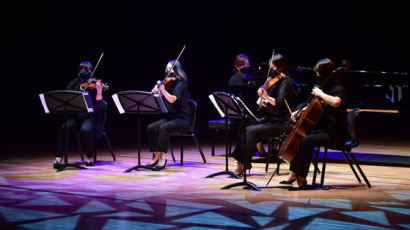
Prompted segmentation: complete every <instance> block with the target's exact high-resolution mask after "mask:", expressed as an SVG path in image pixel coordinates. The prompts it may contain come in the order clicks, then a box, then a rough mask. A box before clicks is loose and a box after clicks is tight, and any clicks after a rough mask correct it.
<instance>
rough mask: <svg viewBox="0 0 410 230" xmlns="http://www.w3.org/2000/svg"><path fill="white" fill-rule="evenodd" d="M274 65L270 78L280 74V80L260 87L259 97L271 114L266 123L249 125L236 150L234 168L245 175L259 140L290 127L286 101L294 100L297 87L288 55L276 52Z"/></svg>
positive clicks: (278, 134)
mask: <svg viewBox="0 0 410 230" xmlns="http://www.w3.org/2000/svg"><path fill="white" fill-rule="evenodd" d="M270 65H271V67H272V69H273V70H274V71H273V72H274V74H273V75H272V76H271V77H270V78H268V80H267V82H268V81H269V80H272V79H274V78H275V77H278V78H276V79H277V80H278V81H277V82H276V83H275V84H274V85H272V86H271V87H270V88H269V89H264V88H260V89H259V90H258V95H259V97H260V98H259V99H258V100H257V104H258V105H260V106H263V107H266V108H267V109H268V110H269V112H270V113H269V116H268V117H266V119H265V120H264V122H263V123H261V124H255V125H249V126H247V127H246V137H245V140H241V141H240V142H239V145H238V146H237V147H236V149H235V151H234V152H233V153H232V155H233V157H234V158H235V159H236V160H237V161H238V165H237V167H236V169H235V171H234V172H235V173H236V174H241V173H242V172H243V171H244V170H245V169H251V167H252V165H251V158H252V155H253V154H254V153H255V151H256V143H258V142H260V141H263V140H266V139H269V138H273V137H277V136H280V135H281V134H283V132H284V131H285V130H288V128H289V124H288V120H289V118H290V111H289V110H288V108H287V106H286V103H288V102H290V101H291V99H292V98H291V96H292V95H293V91H294V88H293V82H292V79H291V78H290V77H289V76H288V68H287V62H286V59H285V57H283V56H282V55H280V54H276V55H274V56H273V57H272V59H271V60H270ZM279 76H280V77H279ZM285 99H286V101H287V102H285ZM243 141H245V147H246V149H245V152H244V153H243V152H242V146H243ZM243 154H244V155H243ZM243 156H244V157H243ZM243 158H244V159H243Z"/></svg>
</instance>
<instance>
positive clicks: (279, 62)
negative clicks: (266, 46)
mask: <svg viewBox="0 0 410 230" xmlns="http://www.w3.org/2000/svg"><path fill="white" fill-rule="evenodd" d="M269 64H274V65H275V66H276V67H277V68H281V69H282V72H284V73H285V74H286V75H288V73H289V70H288V61H286V58H285V57H284V56H283V55H282V54H275V55H273V57H272V58H271V59H270V60H269Z"/></svg>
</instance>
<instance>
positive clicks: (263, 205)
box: [0, 145, 410, 230]
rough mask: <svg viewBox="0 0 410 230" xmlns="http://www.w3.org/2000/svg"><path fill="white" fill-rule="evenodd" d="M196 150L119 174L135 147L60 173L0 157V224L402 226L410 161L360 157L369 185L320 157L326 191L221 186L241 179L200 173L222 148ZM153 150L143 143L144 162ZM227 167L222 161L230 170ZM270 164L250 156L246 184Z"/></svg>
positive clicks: (409, 224) (218, 165)
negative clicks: (370, 161)
mask: <svg viewBox="0 0 410 230" xmlns="http://www.w3.org/2000/svg"><path fill="white" fill-rule="evenodd" d="M202 147H203V150H204V152H205V153H206V157H207V161H208V162H207V164H203V162H202V160H201V157H200V155H199V152H198V151H197V149H196V148H194V146H189V147H187V148H186V149H185V151H184V165H183V166H182V167H181V166H180V164H179V163H180V162H179V157H180V156H179V151H177V153H176V158H177V162H176V163H174V162H172V158H171V156H170V154H169V156H168V164H167V167H166V169H165V170H164V171H160V172H154V171H149V170H146V169H143V170H141V171H132V172H130V173H124V170H126V169H128V168H130V167H132V166H134V165H136V164H137V152H136V149H122V150H121V149H117V150H116V156H117V161H116V162H112V158H111V155H110V153H108V152H106V151H104V152H101V153H100V154H99V156H98V160H99V161H98V163H97V165H96V166H94V167H88V169H86V170H78V169H70V170H66V171H62V172H56V170H54V169H52V168H51V165H52V161H53V156H50V155H48V154H47V155H46V154H41V153H40V154H32V155H30V153H27V154H26V156H25V157H22V156H15V157H10V158H9V159H4V160H2V161H0V195H1V196H0V197H1V198H0V225H1V226H3V228H2V229H6V228H7V229H20V228H21V229H233V228H235V229H321V228H325V229H344V230H345V229H410V218H409V216H410V177H409V175H410V168H409V167H392V166H382V165H364V164H362V165H361V166H362V169H363V171H364V172H365V174H366V175H367V177H368V179H369V181H370V183H371V184H372V188H371V189H369V188H368V187H367V186H366V184H364V182H362V183H361V184H360V183H359V182H358V181H357V180H356V178H355V177H354V175H353V173H352V171H351V170H350V168H349V166H348V165H347V164H346V163H328V164H327V169H326V178H325V184H326V185H327V186H329V188H330V189H329V190H320V189H317V190H306V191H288V190H287V189H284V188H262V191H259V192H258V191H252V190H248V189H243V188H242V187H235V188H231V189H228V190H223V189H221V187H223V186H226V185H229V184H233V183H235V182H239V181H241V180H238V179H234V178H229V177H227V176H218V177H214V178H205V177H206V176H207V175H210V174H212V173H215V172H219V171H223V170H224V169H225V157H224V156H222V155H221V154H222V153H221V152H222V151H223V147H222V146H219V148H218V151H217V156H215V157H211V156H210V154H209V153H210V146H207V145H205V146H202ZM364 147H366V148H368V149H367V150H366V149H363V148H362V150H363V152H366V153H368V152H369V149H370V150H372V151H373V152H378V147H377V146H371V145H370V146H366V145H365V146H364ZM175 151H176V149H175ZM398 151H401V150H398ZM396 152H397V151H396ZM405 152H406V151H405ZM28 156H29V157H28ZM151 156H152V154H151V153H148V152H147V149H145V148H144V149H143V150H142V162H143V163H147V162H149V159H150V157H151ZM69 158H70V162H71V163H75V162H77V163H78V162H79V160H80V157H79V154H78V153H75V152H74V153H70V157H69ZM234 167H235V166H234V165H233V160H232V159H229V168H230V169H234ZM275 167H276V164H271V165H270V169H269V171H268V173H266V172H265V164H264V163H254V164H253V168H252V170H251V175H250V176H249V177H248V181H250V182H252V183H254V184H256V185H257V186H259V187H266V183H267V182H268V180H269V178H270V177H271V174H272V172H273V170H274V168H275ZM312 169H313V167H311V170H312ZM280 173H281V174H280V175H279V176H277V175H275V176H274V177H273V179H272V181H271V183H270V185H269V186H273V187H274V186H279V181H281V180H284V179H286V178H287V176H288V173H289V171H288V164H282V165H281V170H280ZM311 175H312V173H309V177H308V182H309V183H311V181H312V177H311ZM318 181H319V180H318Z"/></svg>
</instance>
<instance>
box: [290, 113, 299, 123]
mask: <svg viewBox="0 0 410 230" xmlns="http://www.w3.org/2000/svg"><path fill="white" fill-rule="evenodd" d="M298 112H299V110H296V111H295V112H293V113H292V114H291V115H290V119H291V120H292V121H293V122H296V114H297V113H298Z"/></svg>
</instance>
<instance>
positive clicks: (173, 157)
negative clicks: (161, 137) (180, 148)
mask: <svg viewBox="0 0 410 230" xmlns="http://www.w3.org/2000/svg"><path fill="white" fill-rule="evenodd" d="M168 146H169V149H170V150H171V156H172V160H173V161H174V163H175V162H176V161H175V156H174V149H173V148H172V144H171V138H170V139H169V140H168ZM153 154H154V153H153ZM152 158H154V155H153V156H152Z"/></svg>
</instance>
